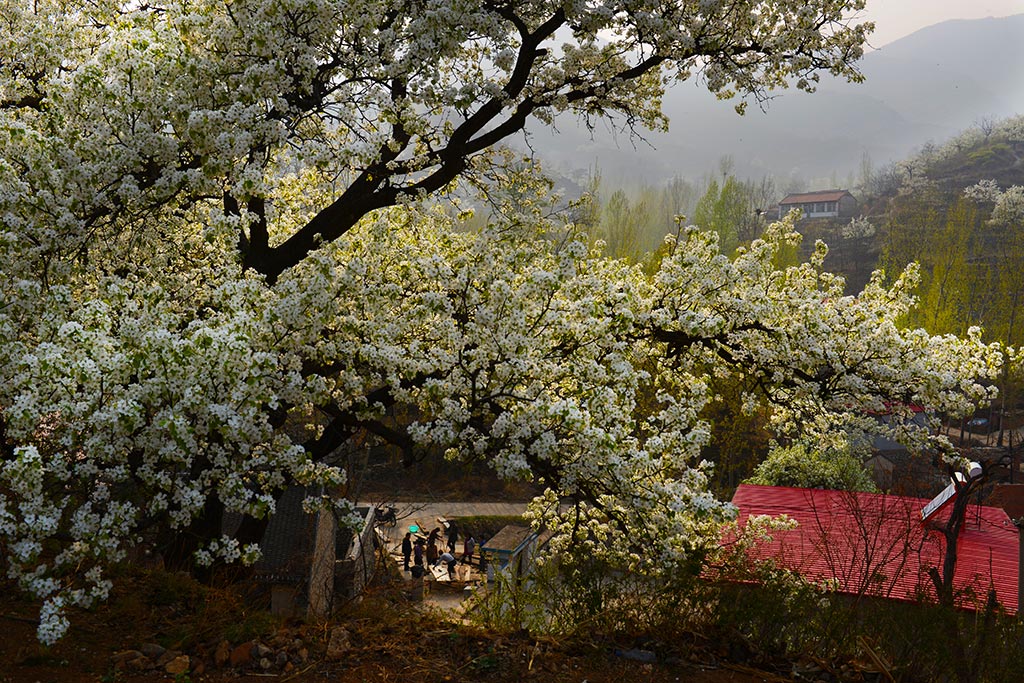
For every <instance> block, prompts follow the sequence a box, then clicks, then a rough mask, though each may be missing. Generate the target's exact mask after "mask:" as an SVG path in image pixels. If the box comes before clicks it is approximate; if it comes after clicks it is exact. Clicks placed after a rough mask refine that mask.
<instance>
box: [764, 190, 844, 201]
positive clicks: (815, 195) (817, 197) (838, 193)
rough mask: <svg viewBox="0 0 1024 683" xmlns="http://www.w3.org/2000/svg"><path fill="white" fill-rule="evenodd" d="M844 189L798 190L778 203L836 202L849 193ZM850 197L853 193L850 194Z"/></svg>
mask: <svg viewBox="0 0 1024 683" xmlns="http://www.w3.org/2000/svg"><path fill="white" fill-rule="evenodd" d="M849 194H850V193H849V192H847V191H846V190H822V191H820V192H798V193H795V194H788V195H786V198H785V199H783V200H782V201H781V202H779V204H806V203H808V202H838V201H839V200H840V199H842V198H843V197H845V196H846V195H849ZM850 196H851V197H852V196H853V195H850Z"/></svg>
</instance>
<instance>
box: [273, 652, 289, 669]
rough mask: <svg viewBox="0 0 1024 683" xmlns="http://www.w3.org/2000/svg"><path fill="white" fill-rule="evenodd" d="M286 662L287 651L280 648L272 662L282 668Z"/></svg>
mask: <svg viewBox="0 0 1024 683" xmlns="http://www.w3.org/2000/svg"><path fill="white" fill-rule="evenodd" d="M287 663H288V653H287V652H285V651H284V650H281V651H280V652H278V653H277V658H276V659H275V660H274V664H276V665H277V668H278V669H280V668H283V667H284V665H285V664H287Z"/></svg>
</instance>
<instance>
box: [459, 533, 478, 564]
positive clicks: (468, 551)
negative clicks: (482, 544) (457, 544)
mask: <svg viewBox="0 0 1024 683" xmlns="http://www.w3.org/2000/svg"><path fill="white" fill-rule="evenodd" d="M475 550H476V539H475V538H473V537H472V536H466V540H465V541H464V542H463V543H462V563H463V564H473V551H475Z"/></svg>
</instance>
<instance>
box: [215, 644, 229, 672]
mask: <svg viewBox="0 0 1024 683" xmlns="http://www.w3.org/2000/svg"><path fill="white" fill-rule="evenodd" d="M229 661H231V643H229V642H228V641H226V640H222V641H220V642H219V643H217V649H216V650H214V651H213V665H214V666H217V667H221V666H224V665H225V664H227V663H228V662H229Z"/></svg>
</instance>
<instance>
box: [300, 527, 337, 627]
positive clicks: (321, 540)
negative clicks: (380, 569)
mask: <svg viewBox="0 0 1024 683" xmlns="http://www.w3.org/2000/svg"><path fill="white" fill-rule="evenodd" d="M337 532H338V523H337V521H336V520H335V519H334V514H333V513H332V512H331V511H329V510H321V511H320V512H319V513H318V514H317V523H316V539H315V540H314V542H313V561H312V562H311V563H310V565H311V566H310V569H309V609H308V611H307V614H308V615H309V616H310V617H312V618H314V619H324V618H326V617H327V616H328V615H329V614H330V611H331V604H332V603H333V602H334V565H335V563H336V562H337V549H336V548H335V538H336V537H337Z"/></svg>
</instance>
